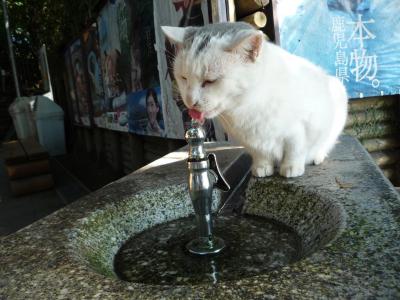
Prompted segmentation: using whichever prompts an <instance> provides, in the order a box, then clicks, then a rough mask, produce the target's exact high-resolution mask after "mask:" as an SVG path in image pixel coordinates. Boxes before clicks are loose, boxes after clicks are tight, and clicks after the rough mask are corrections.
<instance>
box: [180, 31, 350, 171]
mask: <svg viewBox="0 0 400 300" xmlns="http://www.w3.org/2000/svg"><path fill="white" fill-rule="evenodd" d="M248 33H250V35H249V34H248ZM248 33H246V34H242V35H241V37H240V39H241V41H239V43H238V40H237V38H236V37H233V36H229V35H222V37H218V36H214V37H212V38H211V40H210V42H209V44H208V46H207V49H205V50H203V51H200V53H196V52H195V51H194V50H195V49H196V45H195V44H196V43H200V38H199V39H196V38H194V40H193V47H190V48H188V47H185V48H183V49H182V50H181V51H180V52H179V53H178V54H177V56H176V59H175V65H174V72H175V78H176V79H177V82H178V86H179V89H180V91H181V94H182V97H183V100H184V103H185V104H186V106H188V107H189V108H195V109H197V110H199V111H203V112H205V116H206V117H208V118H212V117H218V118H219V119H220V120H221V123H222V124H223V126H224V128H225V130H226V131H227V132H228V133H229V134H230V135H232V136H233V137H234V138H235V139H236V140H238V141H239V142H240V143H242V144H243V146H245V147H246V149H247V150H248V151H249V153H250V154H251V155H252V157H253V167H252V172H253V174H254V175H255V176H258V177H264V176H270V175H272V174H273V173H274V167H275V166H277V165H278V166H279V167H280V170H279V173H280V174H281V175H282V176H285V177H295V176H300V175H302V174H303V173H304V168H305V164H308V163H312V162H313V163H314V164H320V163H322V162H323V160H324V159H325V157H326V156H327V155H328V152H329V151H330V150H331V149H332V147H333V146H334V144H335V142H336V139H337V137H338V136H339V134H340V132H341V131H342V129H343V127H344V124H345V120H346V116H347V95H346V90H345V88H344V86H343V85H342V83H341V82H340V81H339V80H338V79H336V78H335V77H332V76H329V75H327V74H326V73H325V72H324V71H323V70H322V69H320V68H319V67H317V66H315V65H313V64H312V63H310V62H308V61H307V60H305V59H303V58H300V57H297V56H295V55H292V54H290V53H288V52H286V51H285V50H283V49H281V48H279V47H277V46H275V45H273V44H271V43H269V42H267V41H266V40H265V39H264V38H262V43H261V45H257V43H255V42H254V41H255V40H256V39H259V38H260V35H262V33H260V32H259V31H256V30H251V31H249V32H248ZM233 43H234V46H235V47H236V48H235V49H233V50H232V49H231V48H230V47H229V46H230V45H232V44H233ZM237 44H238V45H239V46H236V45H237ZM255 47H256V48H257V49H255V50H257V51H255V52H253V54H254V53H255V59H254V60H252V59H249V57H248V56H246V55H248V53H249V52H247V51H248V50H249V49H252V48H255ZM227 49H229V51H228V50H227ZM253 50H254V49H253ZM185 78H186V79H185ZM215 79H217V80H216V81H215V82H212V83H205V82H206V81H213V80H215Z"/></svg>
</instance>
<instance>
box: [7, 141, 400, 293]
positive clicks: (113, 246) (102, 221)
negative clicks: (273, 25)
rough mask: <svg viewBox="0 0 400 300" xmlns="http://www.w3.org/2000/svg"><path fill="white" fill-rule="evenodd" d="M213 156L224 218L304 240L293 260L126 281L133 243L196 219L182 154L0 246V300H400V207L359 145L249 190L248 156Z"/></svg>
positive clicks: (218, 207) (224, 147) (221, 150)
mask: <svg viewBox="0 0 400 300" xmlns="http://www.w3.org/2000/svg"><path fill="white" fill-rule="evenodd" d="M208 147H209V148H211V149H210V150H211V151H214V152H215V153H216V154H217V157H218V159H219V162H220V165H221V167H222V169H223V170H224V172H225V174H226V175H227V177H228V180H230V183H231V184H232V185H233V186H234V187H237V189H235V190H234V191H233V193H232V194H229V195H223V194H220V193H218V192H215V193H214V200H215V201H214V203H215V207H214V209H215V211H216V213H218V212H219V213H220V215H221V216H223V217H225V216H226V215H229V214H230V213H232V211H235V210H237V209H238V208H240V212H241V215H240V217H242V216H245V217H247V216H248V217H250V218H258V220H261V221H260V222H271V220H272V221H273V222H276V223H277V224H280V225H282V226H284V227H285V228H288V230H290V231H291V232H293V233H294V234H295V235H296V237H298V241H299V248H298V249H299V252H300V255H299V256H298V257H297V258H296V259H295V260H292V261H290V262H288V263H286V264H283V265H280V266H278V267H276V268H273V269H270V270H268V271H265V272H261V273H258V274H255V275H254V274H250V275H249V274H242V275H241V276H239V277H237V278H231V279H229V280H225V281H224V280H222V281H216V282H212V283H209V282H198V283H190V284H183V283H173V284H165V283H162V282H161V281H160V282H158V281H154V282H150V283H149V282H145V281H140V280H138V281H133V282H128V281H125V280H121V279H120V278H119V277H118V274H117V273H116V272H115V269H114V258H115V255H116V254H117V253H118V251H119V250H120V249H121V246H123V245H124V243H125V242H126V241H127V240H128V239H129V238H131V237H133V238H136V237H139V236H140V234H144V233H145V232H147V231H149V230H150V231H151V230H154V229H155V228H157V227H160V228H162V227H163V226H166V224H171V222H176V221H177V220H182V219H184V218H186V217H190V215H191V214H192V207H191V203H190V199H189V196H188V193H187V184H186V174H187V173H186V165H185V157H186V153H185V151H183V150H182V151H177V152H173V153H171V154H169V155H168V156H166V157H164V158H162V159H160V160H158V161H155V162H154V163H152V164H150V165H148V166H146V167H144V168H142V169H141V170H138V171H137V172H135V173H133V174H131V175H129V176H126V177H124V178H122V179H121V180H118V181H116V182H114V183H112V184H110V185H108V186H106V187H104V188H103V189H101V190H99V191H96V192H95V193H92V194H90V195H88V196H86V197H84V198H82V199H80V200H78V201H77V202H75V203H72V204H71V205H69V206H67V207H65V208H63V209H61V210H59V211H57V212H56V213H54V214H52V215H50V216H48V217H46V218H44V219H42V220H39V221H38V222H36V223H34V224H32V225H30V226H28V227H26V228H24V229H22V230H20V231H19V232H17V233H15V234H13V235H10V236H7V237H4V238H2V239H1V240H0V256H1V260H2V263H1V264H0V299H3V298H5V299H84V298H88V299H93V298H99V299H157V298H168V299H188V298H193V299H201V298H205V299H209V298H214V299H265V298H302V299H321V298H368V297H369V298H377V297H378V298H379V297H380V298H393V299H395V298H399V297H400V287H399V284H398V283H399V282H400V267H399V265H400V228H399V221H400V217H399V212H400V200H399V196H398V194H397V192H396V191H395V190H394V188H393V187H392V186H391V184H390V183H389V182H388V181H387V180H386V179H385V178H384V177H383V175H382V172H381V171H380V170H379V169H378V168H377V166H376V165H375V164H374V163H373V161H372V160H371V158H370V156H369V154H368V153H367V152H366V151H365V150H364V149H363V148H362V146H361V145H360V143H359V142H358V141H357V140H355V139H353V138H351V137H348V136H344V137H342V138H341V140H340V143H339V144H338V145H337V146H336V147H335V149H334V151H333V152H332V154H331V156H330V157H329V158H328V159H327V160H326V161H325V162H324V163H323V164H322V165H320V166H309V167H307V169H306V174H305V175H304V176H302V177H300V178H294V179H286V178H282V177H280V176H273V177H270V178H265V179H254V178H250V179H249V180H248V181H246V180H244V179H246V178H248V177H247V175H246V174H248V166H249V162H248V156H246V155H245V154H244V151H243V149H242V148H238V147H232V146H230V145H228V144H224V143H217V144H211V145H208ZM246 157H247V158H246ZM229 178H230V179H229ZM243 199H244V203H243V206H242V205H241V204H242V202H241V200H243ZM217 226H218V218H217ZM228 242H229V241H228Z"/></svg>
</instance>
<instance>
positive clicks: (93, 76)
mask: <svg viewBox="0 0 400 300" xmlns="http://www.w3.org/2000/svg"><path fill="white" fill-rule="evenodd" d="M82 46H83V61H84V67H85V70H86V74H87V80H88V83H89V89H90V96H91V100H92V101H91V108H92V114H93V122H94V124H95V125H96V126H98V127H102V128H105V127H106V124H105V118H104V117H103V113H106V112H107V110H106V104H105V96H104V89H103V78H102V73H101V65H100V48H99V40H98V32H97V25H96V23H93V24H92V25H91V26H90V27H89V28H88V29H87V30H85V31H84V32H83V34H82Z"/></svg>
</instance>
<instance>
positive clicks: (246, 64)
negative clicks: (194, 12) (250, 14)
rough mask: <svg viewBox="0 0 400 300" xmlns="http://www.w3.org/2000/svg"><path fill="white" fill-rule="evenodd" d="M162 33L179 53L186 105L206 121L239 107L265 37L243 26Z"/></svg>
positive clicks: (177, 64) (176, 68)
mask: <svg viewBox="0 0 400 300" xmlns="http://www.w3.org/2000/svg"><path fill="white" fill-rule="evenodd" d="M162 30H163V31H164V33H165V35H166V37H167V38H168V39H169V41H170V42H172V43H173V44H174V45H175V48H176V49H177V53H176V57H175V61H174V77H175V79H176V81H177V83H178V87H179V91H180V93H181V96H182V99H183V102H184V103H185V105H186V106H187V107H188V108H189V109H194V110H197V111H199V112H203V113H204V115H205V117H206V118H213V117H215V116H217V115H218V114H220V113H222V112H224V111H226V110H229V109H230V108H232V107H235V106H237V105H238V103H235V100H234V99H237V98H239V97H238V96H240V95H242V94H244V93H246V88H248V87H249V86H250V85H251V81H252V80H253V79H252V78H251V76H249V74H250V73H251V72H249V70H250V68H252V67H253V66H254V64H255V63H256V62H257V60H258V58H259V54H260V51H261V50H262V49H261V48H262V44H263V43H262V41H263V39H264V35H263V33H262V32H261V31H258V30H256V29H254V28H253V27H251V26H250V25H248V24H246V23H240V22H239V23H219V24H212V25H207V26H204V27H186V28H182V27H168V26H163V27H162Z"/></svg>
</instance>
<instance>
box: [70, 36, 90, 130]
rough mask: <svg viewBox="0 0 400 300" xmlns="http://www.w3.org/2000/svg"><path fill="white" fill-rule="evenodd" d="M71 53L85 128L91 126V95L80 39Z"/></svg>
mask: <svg viewBox="0 0 400 300" xmlns="http://www.w3.org/2000/svg"><path fill="white" fill-rule="evenodd" d="M70 53H71V65H72V74H73V81H74V85H75V92H76V98H77V102H78V110H79V114H80V119H81V124H82V125H83V126H91V119H90V115H89V101H90V97H89V96H90V95H89V90H88V86H87V80H86V79H87V77H86V76H87V75H86V73H85V67H84V63H83V55H82V43H81V40H80V39H77V40H76V41H75V42H73V43H72V45H71V47H70Z"/></svg>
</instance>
